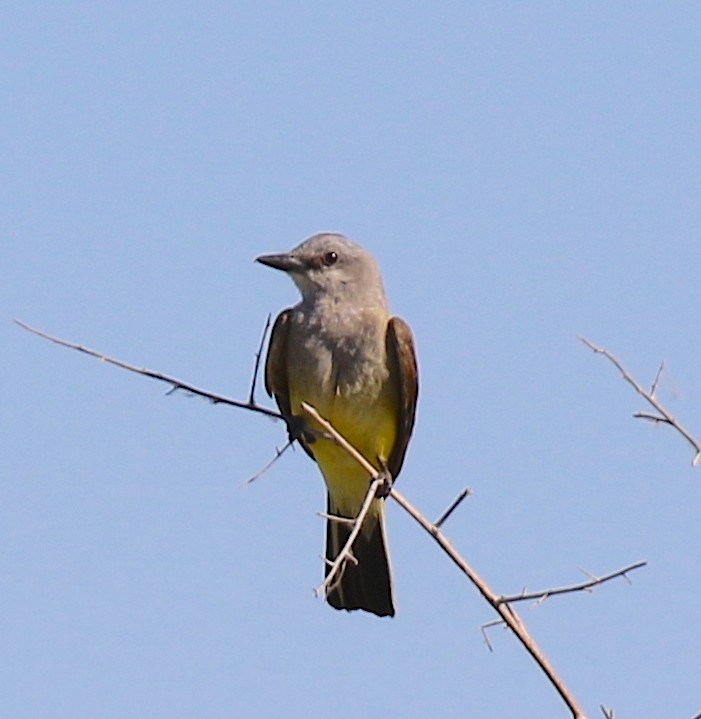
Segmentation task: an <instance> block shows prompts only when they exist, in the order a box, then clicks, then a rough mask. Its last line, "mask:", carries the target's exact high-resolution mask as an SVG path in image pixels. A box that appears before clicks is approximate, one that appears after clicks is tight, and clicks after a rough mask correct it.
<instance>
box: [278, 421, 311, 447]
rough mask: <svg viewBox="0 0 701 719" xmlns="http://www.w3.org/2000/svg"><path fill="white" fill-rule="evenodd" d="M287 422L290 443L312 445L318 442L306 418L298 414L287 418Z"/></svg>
mask: <svg viewBox="0 0 701 719" xmlns="http://www.w3.org/2000/svg"><path fill="white" fill-rule="evenodd" d="M285 422H286V423H287V435H288V436H289V438H290V442H294V441H295V440H299V442H300V444H311V443H312V442H315V441H316V437H315V436H314V432H313V431H312V430H311V429H310V427H309V424H308V423H307V421H306V420H305V419H304V417H301V416H300V415H298V414H293V415H290V416H285Z"/></svg>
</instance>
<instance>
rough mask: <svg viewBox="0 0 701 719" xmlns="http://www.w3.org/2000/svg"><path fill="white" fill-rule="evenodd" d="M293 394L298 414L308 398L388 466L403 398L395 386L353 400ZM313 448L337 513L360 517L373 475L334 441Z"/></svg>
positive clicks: (310, 393) (351, 439)
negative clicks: (399, 399) (302, 403)
mask: <svg viewBox="0 0 701 719" xmlns="http://www.w3.org/2000/svg"><path fill="white" fill-rule="evenodd" d="M315 389H316V391H315ZM290 394H291V397H290V399H291V404H292V411H293V413H294V414H300V402H301V401H302V400H303V401H305V402H307V403H308V404H311V405H313V406H314V408H315V409H316V410H317V411H318V412H319V414H321V416H322V417H324V419H327V420H328V421H329V422H331V424H332V425H333V426H334V427H335V429H337V430H338V431H339V432H340V433H341V434H342V435H343V436H344V437H345V438H346V439H347V440H348V441H349V442H350V443H351V444H352V445H353V446H354V447H355V448H356V449H357V450H358V451H359V452H360V453H361V454H362V455H363V456H364V457H365V458H366V459H367V460H368V461H369V462H370V463H371V464H373V465H374V466H375V467H377V469H381V468H382V463H384V462H387V460H388V459H389V455H390V453H391V451H392V447H393V446H394V442H395V440H396V436H397V409H396V408H397V398H396V396H395V393H394V392H393V391H392V387H391V385H390V384H389V383H385V384H384V385H383V386H382V387H381V388H379V391H377V389H376V390H375V391H373V392H372V393H369V394H370V396H363V393H362V392H361V393H356V394H353V395H351V396H350V397H344V396H342V395H339V394H336V393H334V394H332V395H331V396H328V395H327V396H324V393H322V392H320V391H319V389H318V388H307V392H305V396H302V395H301V393H297V392H291V393H290ZM310 449H311V451H312V454H313V455H314V458H315V459H316V461H317V463H318V464H319V468H320V469H321V471H322V474H323V475H324V480H325V482H326V486H327V488H328V491H329V494H330V495H331V498H332V501H333V504H335V506H336V507H337V510H338V511H339V512H341V513H342V514H344V515H347V516H355V515H356V514H357V513H358V511H359V509H360V507H361V505H362V503H363V500H364V498H365V495H366V494H367V490H368V484H369V482H370V477H368V475H367V473H366V472H365V471H364V470H363V469H362V467H361V466H360V465H359V464H358V463H357V462H356V461H355V460H354V459H353V458H352V457H351V456H350V455H349V454H348V453H347V452H345V451H344V450H343V449H341V448H340V447H339V446H338V445H336V444H335V443H334V442H332V441H329V440H325V439H321V438H319V439H317V440H316V441H315V442H313V443H312V444H311V445H310Z"/></svg>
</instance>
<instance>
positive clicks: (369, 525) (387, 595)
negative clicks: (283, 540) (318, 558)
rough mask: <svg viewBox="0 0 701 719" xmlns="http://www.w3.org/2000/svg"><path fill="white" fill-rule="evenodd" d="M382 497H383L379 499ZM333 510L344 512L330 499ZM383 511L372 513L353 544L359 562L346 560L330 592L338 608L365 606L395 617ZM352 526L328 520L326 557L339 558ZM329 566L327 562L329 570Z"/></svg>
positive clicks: (336, 513)
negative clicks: (341, 572) (339, 576)
mask: <svg viewBox="0 0 701 719" xmlns="http://www.w3.org/2000/svg"><path fill="white" fill-rule="evenodd" d="M378 501H381V500H378ZM328 509H329V514H333V515H336V516H340V514H339V512H338V511H337V509H336V507H335V506H333V505H332V502H331V497H329V500H328ZM382 509H384V507H380V512H379V513H377V514H376V513H370V514H368V516H367V517H366V519H365V525H366V526H364V527H363V528H362V530H361V531H360V534H358V537H357V538H356V540H355V543H354V544H353V555H354V556H355V558H356V559H357V560H358V563H357V564H353V563H352V562H346V566H345V569H344V570H343V574H342V576H341V578H340V580H339V579H337V580H336V581H335V582H334V584H332V586H331V589H330V590H329V591H328V592H327V593H326V601H327V602H328V603H329V604H330V605H331V606H332V607H335V608H336V609H347V610H348V611H351V610H353V609H364V610H365V611H366V612H372V613H373V614H377V616H378V617H393V616H394V604H393V603H392V577H391V572H390V567H389V557H388V555H387V544H386V541H385V531H384V521H383V516H382ZM350 532H351V529H350V527H348V526H346V525H344V524H339V523H338V522H334V521H332V520H328V521H327V524H326V559H328V560H329V561H332V562H333V560H334V559H336V557H337V556H338V553H339V552H340V551H341V549H342V548H343V546H344V544H345V543H346V541H347V539H348V536H349V535H350ZM328 573H329V566H328V565H327V566H326V574H327V575H328Z"/></svg>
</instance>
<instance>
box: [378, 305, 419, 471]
mask: <svg viewBox="0 0 701 719" xmlns="http://www.w3.org/2000/svg"><path fill="white" fill-rule="evenodd" d="M385 342H386V346H387V364H388V366H389V373H390V377H393V378H395V381H396V382H397V390H398V392H397V394H398V399H399V420H398V428H397V440H396V442H395V443H394V447H392V453H391V454H390V456H389V461H388V462H387V468H388V469H389V471H390V473H391V474H392V478H393V479H396V477H397V475H398V474H399V471H400V470H401V468H402V463H403V462H404V455H405V454H406V448H407V445H408V444H409V438H410V437H411V432H412V430H413V429H414V417H415V416H416V399H417V397H418V394H419V372H418V368H417V366H416V353H415V351H414V338H413V337H412V335H411V330H410V329H409V325H408V324H407V323H406V322H404V320H401V319H399V317H392V318H391V319H390V321H389V323H388V325H387V336H386V340H385Z"/></svg>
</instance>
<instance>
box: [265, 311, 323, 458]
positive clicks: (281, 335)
mask: <svg viewBox="0 0 701 719" xmlns="http://www.w3.org/2000/svg"><path fill="white" fill-rule="evenodd" d="M291 317H292V310H291V309H287V310H283V311H282V312H281V313H280V314H279V315H278V316H277V319H276V320H275V324H274V325H273V331H272V332H271V333H270V344H269V345H268V356H267V357H266V359H265V390H266V392H267V393H268V394H269V395H270V396H271V397H273V398H274V399H275V402H276V403H277V406H278V407H279V408H280V412H281V414H283V415H284V416H285V418H286V419H287V431H288V434H289V435H290V439H291V440H292V439H298V440H299V443H300V444H301V445H302V449H304V451H305V452H306V453H307V454H308V455H309V456H310V457H311V458H312V459H314V455H313V454H312V453H311V452H310V451H309V448H308V447H307V445H306V443H305V441H304V438H303V437H302V433H301V431H300V428H301V424H302V419H301V418H297V419H298V420H299V423H300V427H299V428H298V427H297V425H296V423H295V417H294V416H293V415H292V408H291V406H290V387H289V384H288V377H287V340H288V338H289V335H290V322H291Z"/></svg>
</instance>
